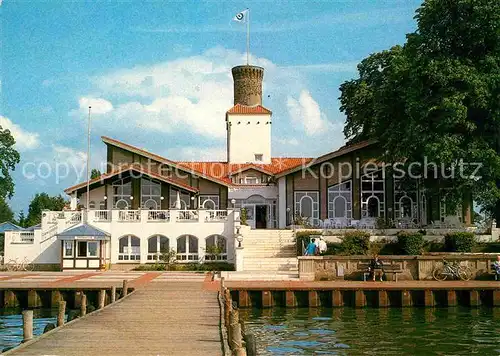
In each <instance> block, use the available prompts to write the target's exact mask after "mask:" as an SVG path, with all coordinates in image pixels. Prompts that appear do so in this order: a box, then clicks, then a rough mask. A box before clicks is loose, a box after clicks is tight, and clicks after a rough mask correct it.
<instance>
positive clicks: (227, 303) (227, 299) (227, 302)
mask: <svg viewBox="0 0 500 356" xmlns="http://www.w3.org/2000/svg"><path fill="white" fill-rule="evenodd" d="M232 309H233V305H232V300H231V292H229V289H227V288H224V321H225V323H226V328H229V314H230V313H231V310H232Z"/></svg>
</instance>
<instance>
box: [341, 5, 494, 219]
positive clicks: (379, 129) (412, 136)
mask: <svg viewBox="0 0 500 356" xmlns="http://www.w3.org/2000/svg"><path fill="white" fill-rule="evenodd" d="M415 19H416V21H417V30H416V31H415V32H414V33H411V34H408V35H407V41H406V43H405V44H404V45H403V46H396V47H393V48H391V49H390V50H387V51H383V52H380V53H375V54H372V55H370V56H369V57H368V58H366V59H364V60H363V61H362V62H361V63H360V64H359V65H358V71H359V78H358V79H354V80H350V81H347V82H345V83H343V84H342V85H341V87H340V90H341V97H340V101H341V110H342V111H343V112H344V113H345V114H346V116H347V121H346V127H345V130H344V133H345V135H346V137H347V138H348V139H350V140H353V141H356V140H363V139H376V140H378V142H379V144H380V146H381V152H384V153H383V154H382V155H381V158H382V159H384V161H386V162H389V163H391V162H397V161H401V160H405V162H406V165H407V166H408V165H409V164H410V163H412V162H420V163H423V162H425V160H424V158H426V159H427V161H428V162H434V163H436V164H437V165H438V167H441V166H443V167H447V170H445V174H446V176H447V177H446V179H441V180H437V181H436V180H430V181H429V182H432V181H434V182H436V184H435V186H431V187H430V188H431V189H436V190H437V189H438V188H440V187H441V188H442V187H444V186H446V187H447V188H449V190H448V192H449V195H450V198H451V199H461V197H462V196H463V194H466V193H471V192H472V193H473V195H474V198H475V200H476V201H477V202H479V203H480V205H481V206H482V207H483V208H485V209H486V210H487V211H491V212H495V213H496V217H497V222H498V223H500V154H499V153H500V100H499V97H500V1H497V0H426V1H424V3H423V4H422V6H421V7H420V8H419V9H418V10H417V11H416V16H415ZM461 162H465V163H468V164H470V163H474V164H476V163H477V164H478V166H480V169H479V171H478V172H474V171H475V169H476V166H473V165H468V166H465V165H464V164H461ZM416 168H418V167H416V166H415V165H414V166H413V169H412V172H414V173H415V174H416V173H420V174H423V173H424V172H425V169H424V166H423V164H422V165H421V166H420V170H419V171H418V169H416ZM452 170H454V174H452V172H453V171H452ZM451 175H452V177H450V176H451Z"/></svg>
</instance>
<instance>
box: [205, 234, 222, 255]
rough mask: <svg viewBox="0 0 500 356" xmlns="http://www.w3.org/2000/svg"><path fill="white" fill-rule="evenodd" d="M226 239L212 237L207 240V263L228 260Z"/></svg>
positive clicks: (220, 236) (218, 236)
mask: <svg viewBox="0 0 500 356" xmlns="http://www.w3.org/2000/svg"><path fill="white" fill-rule="evenodd" d="M226 243H227V242H226V238H225V237H224V236H222V235H210V236H208V237H207V240H206V251H205V260H206V261H221V260H227V245H226Z"/></svg>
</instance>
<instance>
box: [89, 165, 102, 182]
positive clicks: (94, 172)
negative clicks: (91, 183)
mask: <svg viewBox="0 0 500 356" xmlns="http://www.w3.org/2000/svg"><path fill="white" fill-rule="evenodd" d="M100 176H101V171H100V170H98V169H95V168H92V171H91V172H90V179H94V178H99V177H100Z"/></svg>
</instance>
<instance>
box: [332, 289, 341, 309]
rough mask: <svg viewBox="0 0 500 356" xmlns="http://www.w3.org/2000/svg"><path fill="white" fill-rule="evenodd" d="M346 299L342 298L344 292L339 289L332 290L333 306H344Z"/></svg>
mask: <svg viewBox="0 0 500 356" xmlns="http://www.w3.org/2000/svg"><path fill="white" fill-rule="evenodd" d="M343 306H344V300H343V298H342V292H341V291H339V290H333V291H332V307H343Z"/></svg>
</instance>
